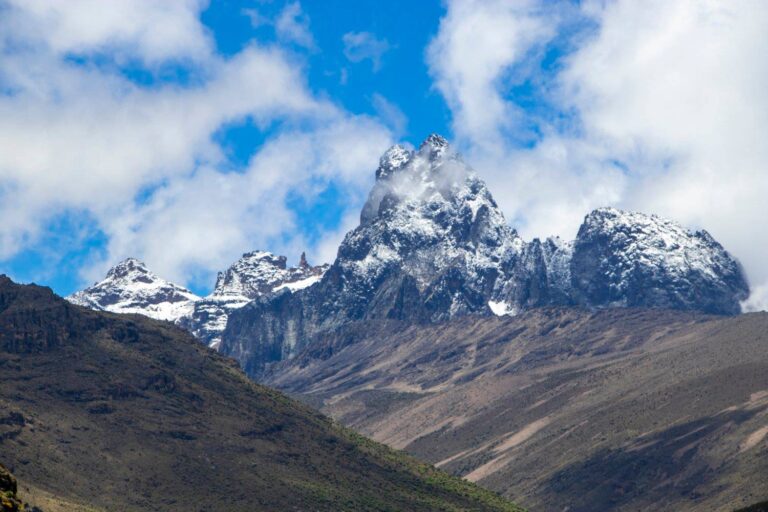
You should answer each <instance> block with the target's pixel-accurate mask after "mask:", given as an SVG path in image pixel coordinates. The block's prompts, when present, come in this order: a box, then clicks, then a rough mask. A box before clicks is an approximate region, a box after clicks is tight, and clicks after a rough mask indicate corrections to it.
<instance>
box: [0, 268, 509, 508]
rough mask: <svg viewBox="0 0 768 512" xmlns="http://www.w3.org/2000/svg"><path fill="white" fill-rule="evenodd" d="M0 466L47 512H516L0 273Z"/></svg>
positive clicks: (193, 350) (171, 347)
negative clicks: (77, 511)
mask: <svg viewBox="0 0 768 512" xmlns="http://www.w3.org/2000/svg"><path fill="white" fill-rule="evenodd" d="M0 458H2V462H3V464H5V465H6V466H8V467H9V468H10V469H11V470H12V471H13V472H14V473H15V475H16V477H17V478H18V479H19V482H20V485H21V486H22V487H23V488H24V489H29V492H28V493H27V494H26V495H30V496H40V497H48V498H49V499H48V500H47V503H49V504H51V505H52V506H53V507H52V508H50V509H49V508H46V511H48V510H73V509H75V507H77V506H82V507H83V510H90V511H106V510H109V511H115V510H120V511H138V510H142V511H145V510H163V511H185V512H187V511H197V510H221V511H223V510H226V511H239V510H243V511H246V510H247V511H254V510H270V511H273V510H313V511H314V510H333V511H337V510H355V511H357V510H408V511H411V510H424V511H428V510H429V511H431V510H518V509H517V508H516V507H514V506H512V505H511V504H509V503H508V502H506V501H504V500H502V499H501V498H499V497H498V496H496V495H494V494H491V493H489V492H488V491H485V490H482V489H480V488H478V487H476V486H474V485H472V484H469V483H467V482H463V481H461V480H458V479H456V478H453V477H449V476H447V475H446V474H445V473H443V472H441V471H437V470H435V469H433V468H431V467H429V466H426V465H424V464H420V463H418V462H416V461H415V460H414V459H411V458H410V457H407V456H405V455H403V454H400V453H398V452H394V451H391V450H389V449H387V448H385V447H383V446H381V445H378V444H376V443H373V442H371V441H368V440H366V439H364V438H362V437H360V436H359V435H357V434H353V433H351V431H348V430H346V429H343V428H342V427H339V426H335V425H334V424H333V423H331V422H330V420H328V419H327V418H325V417H324V416H322V415H320V414H318V413H316V412H314V411H312V410H311V409H309V408H307V407H306V406H303V405H301V404H299V403H297V402H295V401H293V400H292V399H289V398H287V397H285V396H284V395H282V394H280V393H278V392H276V391H272V390H270V389H268V388H264V387H262V386H259V385H256V384H254V383H252V382H250V381H249V380H248V379H247V378H246V377H245V376H244V375H243V373H242V372H241V371H240V370H239V369H238V368H237V365H236V364H235V362H234V361H232V360H230V359H226V358H224V357H222V356H220V355H218V354H216V353H215V352H214V351H211V350H209V349H207V348H206V347H204V346H203V345H202V344H200V343H199V342H197V341H196V340H195V339H194V338H193V337H192V336H191V335H189V334H187V333H186V332H184V331H182V330H181V329H179V328H177V327H174V326H172V325H171V324H167V323H163V322H158V321H154V320H150V319H148V318H146V317H142V316H139V315H134V316H118V315H114V314H111V313H103V312H96V311H91V310H88V309H86V308H82V307H79V306H75V305H72V304H69V303H68V302H66V301H64V300H63V299H60V298H58V297H56V296H54V295H53V293H52V292H51V291H50V290H49V289H47V288H41V287H37V286H20V285H16V284H14V283H12V282H11V281H10V280H9V279H8V278H6V277H5V276H0ZM41 500H42V498H41ZM41 503H42V501H41ZM63 503H65V504H69V505H67V506H65V505H62V504H63ZM57 504H58V505H57Z"/></svg>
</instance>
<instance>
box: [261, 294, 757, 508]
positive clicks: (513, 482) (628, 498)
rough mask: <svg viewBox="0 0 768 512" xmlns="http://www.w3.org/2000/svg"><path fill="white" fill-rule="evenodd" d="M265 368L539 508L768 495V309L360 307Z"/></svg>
mask: <svg viewBox="0 0 768 512" xmlns="http://www.w3.org/2000/svg"><path fill="white" fill-rule="evenodd" d="M265 380H266V382H268V383H270V384H271V385H275V386H277V387H279V388H282V389H284V390H286V391H288V392H290V393H295V394H297V395H301V396H303V397H304V399H305V400H306V401H308V402H310V403H312V404H314V405H315V406H317V407H320V408H321V410H322V411H324V412H326V413H328V414H330V415H331V416H333V417H335V418H337V419H339V420H340V421H341V422H342V423H344V424H346V425H349V426H351V427H353V428H355V429H357V430H359V431H360V432H362V433H363V434H366V435H369V436H371V437H373V438H374V439H376V440H378V441H381V442H384V443H387V444H389V445H391V446H394V447H396V448H401V449H405V450H406V451H408V452H410V453H413V454H415V455H416V456H418V457H422V458H424V459H425V460H429V461H431V462H433V463H436V464H437V465H438V466H439V467H442V468H444V469H446V470H449V471H452V472H454V473H455V474H458V475H462V476H465V477H467V478H468V479H470V480H473V481H477V482H479V483H480V484H482V485H484V486H487V487H489V488H490V489H493V490H496V491H500V492H503V493H506V494H507V495H509V496H515V497H516V498H518V499H520V500H521V502H523V503H525V504H526V505H527V506H529V507H530V508H531V509H533V510H568V511H569V512H578V511H585V512H586V511H594V510H601V511H603V510H659V511H662V510H669V511H683V510H708V511H716V510H718V511H719V510H722V511H732V510H733V509H735V508H738V507H741V506H745V505H749V504H750V503H754V502H757V501H760V500H761V499H765V498H766V497H768V314H764V313H761V314H748V315H740V316H736V317H716V316H706V315H702V314H699V313H693V312H673V311H663V310H642V309H608V310H600V311H597V312H589V311H582V310H577V309H538V310H531V311H529V312H526V313H523V314H521V315H519V316H516V317H511V318H477V317H466V318H462V319H457V320H452V321H450V322H445V323H441V324H437V325H434V326H429V327H419V326H413V325H411V326H409V325H406V324H400V323H397V322H391V321H390V322H379V323H375V322H361V323H358V324H354V325H351V326H348V327H347V328H345V329H342V330H340V331H337V332H335V333H333V334H329V335H328V336H326V337H325V339H324V340H322V341H321V342H318V343H316V344H315V345H313V346H312V347H311V348H310V349H308V350H306V351H305V352H303V353H301V354H299V355H298V356H297V357H296V358H294V359H293V360H290V361H285V362H282V363H280V364H279V365H277V366H275V367H273V368H272V370H271V372H270V373H269V374H267V375H266V376H265Z"/></svg>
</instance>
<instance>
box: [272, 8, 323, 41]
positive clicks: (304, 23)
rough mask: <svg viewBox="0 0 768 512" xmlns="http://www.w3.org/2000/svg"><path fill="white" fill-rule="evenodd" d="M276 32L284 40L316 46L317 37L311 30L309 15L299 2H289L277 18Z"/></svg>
mask: <svg viewBox="0 0 768 512" xmlns="http://www.w3.org/2000/svg"><path fill="white" fill-rule="evenodd" d="M275 32H276V33H277V36H278V37H279V38H280V39H282V40H283V41H288V42H292V43H295V44H298V45H299V46H303V47H304V48H309V49H313V48H315V38H314V37H312V32H310V30H309V17H308V16H307V15H306V14H305V13H304V11H303V10H302V9H301V4H300V3H299V2H291V3H289V4H287V5H286V6H285V7H284V8H283V10H282V11H281V12H280V14H279V15H278V16H277V19H276V20H275Z"/></svg>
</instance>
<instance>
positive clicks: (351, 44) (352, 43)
mask: <svg viewBox="0 0 768 512" xmlns="http://www.w3.org/2000/svg"><path fill="white" fill-rule="evenodd" d="M342 41H343V43H344V55H345V56H346V57H347V59H349V60H350V61H351V62H362V61H364V60H370V61H371V65H372V66H373V71H374V73H375V72H377V71H379V70H380V69H381V65H382V57H383V56H384V54H385V53H387V52H388V51H389V50H390V48H391V46H390V44H389V42H388V41H387V40H386V39H379V38H377V37H376V35H375V34H372V33H371V32H347V33H346V34H344V35H343V36H342Z"/></svg>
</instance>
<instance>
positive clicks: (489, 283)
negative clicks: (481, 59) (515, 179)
mask: <svg viewBox="0 0 768 512" xmlns="http://www.w3.org/2000/svg"><path fill="white" fill-rule="evenodd" d="M748 293H749V289H748V285H747V282H746V279H745V277H744V274H743V272H742V270H741V267H740V265H739V264H738V262H737V261H736V260H735V259H734V258H733V257H731V256H730V255H729V254H728V253H727V252H726V251H725V250H724V249H723V247H722V246H721V245H720V244H718V243H717V242H716V241H715V240H714V239H713V238H712V237H711V236H710V235H709V234H708V233H706V232H704V231H698V232H691V231H688V230H686V229H685V228H683V227H681V226H679V225H677V224H675V223H674V222H671V221H668V220H665V219H661V218H659V217H656V216H653V215H645V214H641V213H628V212H622V211H620V210H616V209H613V208H603V209H599V210H596V211H594V212H592V213H590V214H589V215H587V216H586V218H585V220H584V223H583V224H582V226H581V228H580V229H579V232H578V235H577V237H576V240H574V241H571V242H566V241H562V240H560V239H558V238H548V239H546V240H543V241H542V240H538V239H535V240H533V241H532V242H530V243H527V242H525V241H523V240H522V238H521V237H520V236H519V235H518V233H517V232H516V231H515V230H514V229H513V228H511V227H510V226H509V225H508V224H507V221H506V220H505V218H504V215H503V214H502V212H501V210H500V209H499V207H498V206H497V204H496V202H495V201H494V199H493V197H492V195H491V193H490V191H489V190H488V188H487V187H486V185H485V183H484V182H483V181H482V180H481V179H480V178H479V177H478V176H477V174H476V172H475V171H474V170H472V169H471V168H470V167H469V166H468V165H467V164H466V163H465V162H464V161H463V160H462V158H461V156H460V155H459V154H457V153H456V152H455V151H454V150H453V149H452V148H451V146H450V145H449V144H448V142H447V141H446V140H445V139H444V138H443V137H440V136H439V135H431V136H430V137H428V138H427V139H426V140H425V141H424V142H423V143H422V144H421V146H420V147H419V148H418V149H416V150H413V151H412V150H409V149H407V148H405V147H402V146H399V145H397V146H394V147H392V148H391V149H389V150H388V151H387V152H386V153H385V154H384V155H383V156H382V158H381V160H380V162H379V167H378V169H377V170H376V181H375V184H374V186H373V189H372V190H371V192H370V194H369V196H368V200H367V201H366V203H365V205H364V206H363V209H362V212H361V215H360V224H359V226H358V227H357V228H355V229H354V230H352V231H351V232H349V233H348V234H347V235H346V237H345V238H344V241H343V242H342V244H341V246H340V247H339V250H338V255H337V258H336V260H335V261H334V263H333V264H332V265H331V266H330V268H329V269H328V270H327V272H325V274H324V275H323V277H322V279H319V280H318V282H317V283H316V284H313V286H309V287H307V288H305V289H302V290H298V291H296V292H295V293H284V292H281V291H279V290H276V291H275V293H270V294H267V295H262V296H260V297H258V298H256V299H255V300H254V301H252V302H250V303H249V304H248V305H246V306H244V307H242V308H240V309H238V310H237V311H234V312H232V314H231V315H230V316H229V320H228V323H227V326H226V329H225V331H224V333H223V335H222V343H221V347H220V350H221V351H222V352H224V353H225V354H228V355H231V356H233V357H235V358H237V359H238V360H239V361H240V363H241V364H242V365H243V367H244V368H245V369H246V371H247V372H248V373H249V374H250V375H251V376H254V377H258V376H259V375H260V374H261V373H262V372H263V371H264V369H265V368H266V367H267V366H269V365H270V364H272V363H274V362H276V361H280V360H283V359H286V358H290V357H292V356H294V355H295V354H297V353H298V352H299V351H301V350H302V349H303V348H304V347H306V346H307V345H308V344H309V343H310V342H311V341H312V340H314V339H316V338H317V337H318V336H320V335H321V334H323V333H329V332H332V331H335V330H337V329H338V328H340V327H341V326H343V325H345V324H347V323H349V322H353V321H358V320H371V319H394V320H405V321H410V322H416V323H434V322H440V321H444V320H448V319H451V318H454V317H458V316H463V315H467V314H480V315H493V314H495V315H508V314H516V313H519V312H521V311H523V310H526V309H530V308H533V307H539V306H548V305H562V306H581V307H586V308H605V307H649V308H665V309H680V310H694V311H705V312H708V313H715V314H734V313H738V312H739V303H740V301H741V300H744V299H745V298H746V297H747V296H748Z"/></svg>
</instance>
